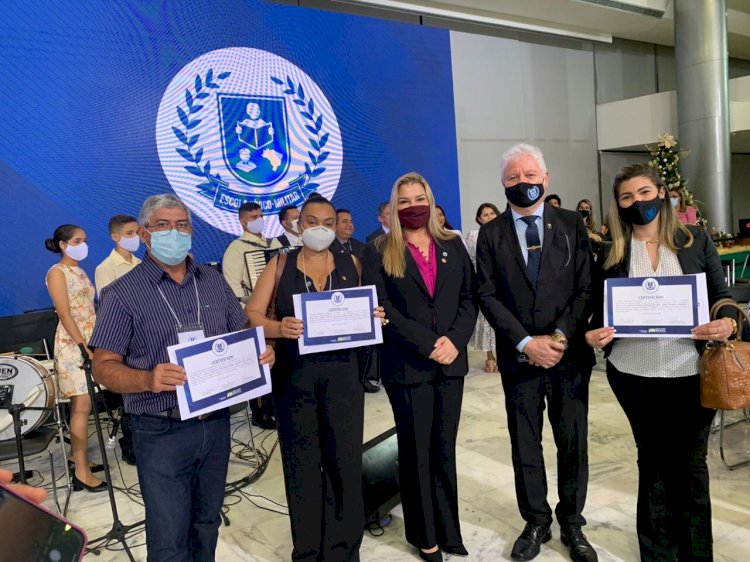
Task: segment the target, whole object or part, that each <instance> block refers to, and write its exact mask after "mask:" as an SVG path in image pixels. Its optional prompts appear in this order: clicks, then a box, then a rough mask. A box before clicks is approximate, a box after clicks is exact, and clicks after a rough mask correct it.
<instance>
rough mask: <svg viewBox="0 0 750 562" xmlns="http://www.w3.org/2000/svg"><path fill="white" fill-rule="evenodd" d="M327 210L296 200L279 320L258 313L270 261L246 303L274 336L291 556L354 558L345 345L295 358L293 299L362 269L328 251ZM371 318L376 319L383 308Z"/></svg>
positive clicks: (351, 419) (358, 450)
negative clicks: (295, 244)
mask: <svg viewBox="0 0 750 562" xmlns="http://www.w3.org/2000/svg"><path fill="white" fill-rule="evenodd" d="M335 225H336V211H335V209H334V207H333V205H331V203H330V202H329V201H328V200H327V199H324V198H322V197H316V198H314V199H313V198H311V199H308V200H307V201H306V202H305V204H304V205H302V209H301V213H300V220H299V227H300V229H302V242H303V246H302V247H301V248H300V249H299V250H295V251H293V252H291V253H290V254H288V255H287V256H286V263H285V265H284V269H283V272H282V273H281V278H280V280H279V285H278V289H277V293H276V311H277V317H278V318H281V320H280V321H277V320H269V319H268V318H266V315H265V313H266V310H267V309H268V305H269V304H270V301H271V298H272V295H273V287H274V284H275V278H276V268H277V266H278V261H279V258H278V257H275V258H273V259H272V260H271V261H270V262H269V263H268V265H267V266H266V268H265V270H264V271H263V273H262V274H261V276H260V278H259V279H258V282H257V284H256V286H255V290H254V291H253V294H252V296H251V297H250V300H249V301H248V304H247V314H248V317H249V319H250V323H251V325H252V326H263V328H264V330H265V335H266V337H268V338H277V340H276V354H277V357H278V358H279V361H278V362H277V363H276V365H274V368H273V371H272V378H273V400H274V408H275V411H276V421H277V424H278V432H279V442H280V444H281V456H282V463H283V466H284V483H285V486H286V496H287V503H288V505H289V519H290V522H291V527H292V542H293V543H294V549H293V551H292V560H299V561H302V560H309V561H319V560H325V561H326V562H350V561H351V562H356V561H358V560H359V546H360V543H361V542H362V533H363V530H364V506H363V503H362V432H363V425H364V395H363V393H362V381H361V379H360V375H359V373H358V368H357V358H356V354H355V350H354V349H345V350H338V351H328V352H321V353H312V354H308V355H300V354H299V347H298V341H297V340H298V339H299V337H300V335H301V334H302V320H300V319H298V318H295V316H294V305H293V302H292V295H294V294H300V293H305V292H316V291H327V290H331V289H344V288H349V287H357V286H358V285H359V280H360V269H361V266H360V264H359V262H358V261H357V258H356V257H354V256H353V255H350V254H348V253H347V254H339V253H332V252H330V251H329V250H328V247H329V246H330V244H331V242H332V241H333V239H334V237H335V232H334V228H335ZM375 316H378V317H381V318H382V316H383V313H382V308H380V309H376V312H375Z"/></svg>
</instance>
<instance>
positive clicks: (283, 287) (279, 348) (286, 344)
mask: <svg viewBox="0 0 750 562" xmlns="http://www.w3.org/2000/svg"><path fill="white" fill-rule="evenodd" d="M300 251H301V250H295V251H293V252H290V253H289V254H288V255H287V259H286V265H285V266H284V271H283V272H282V274H281V279H279V287H278V289H277V291H276V311H277V314H278V318H279V319H281V318H284V317H286V316H294V302H293V301H292V295H295V294H300V293H306V292H308V291H309V292H311V293H312V292H316V289H315V284H314V283H313V281H312V279H310V278H306V277H305V276H304V275H303V274H302V272H301V271H300V270H299V269H297V256H299V253H300ZM330 255H332V256H333V263H334V269H333V271H332V272H331V282H330V285H331V287H330V288H331V289H349V288H352V287H358V286H359V274H358V273H357V268H356V267H354V260H352V256H351V255H350V254H348V253H346V254H334V253H332V252H331V253H330ZM328 285H329V283H328V279H326V284H325V289H326V290H328V289H329V287H328ZM332 363H335V364H337V367H336V368H340V367H343V365H340V364H342V363H346V364H351V366H352V368H353V369H354V370H355V373H356V356H355V350H354V349H342V350H337V351H325V352H321V353H310V354H307V355H300V354H299V342H298V341H297V340H293V339H287V338H279V339H277V340H276V364H275V365H274V369H273V371H274V376H278V375H281V376H283V375H285V374H292V373H295V372H296V373H298V374H299V373H300V372H302V371H308V370H309V369H310V368H315V370H316V371H317V370H318V369H319V368H321V367H322V368H323V369H325V370H328V369H330V367H331V364H332ZM328 374H330V373H328Z"/></svg>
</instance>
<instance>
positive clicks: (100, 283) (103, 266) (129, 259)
mask: <svg viewBox="0 0 750 562" xmlns="http://www.w3.org/2000/svg"><path fill="white" fill-rule="evenodd" d="M109 236H110V237H111V238H112V240H113V241H114V242H115V248H114V250H112V252H110V254H109V256H107V257H106V259H105V260H104V261H103V262H102V263H100V264H99V265H98V266H97V267H96V272H95V273H94V283H95V284H96V294H97V295H99V296H101V294H102V289H103V288H104V287H106V286H107V285H109V284H110V283H112V282H113V281H115V280H116V279H119V278H120V277H122V276H123V275H125V274H126V273H129V272H130V270H132V269H133V268H134V267H135V266H136V265H138V264H139V263H141V260H139V259H138V258H137V257H135V256H134V255H133V253H134V252H136V251H137V250H138V247H139V245H140V242H141V240H140V238H139V237H138V219H136V218H135V217H131V216H130V215H115V216H114V217H112V218H111V219H109Z"/></svg>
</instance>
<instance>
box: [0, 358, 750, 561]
mask: <svg viewBox="0 0 750 562" xmlns="http://www.w3.org/2000/svg"><path fill="white" fill-rule="evenodd" d="M471 360H472V363H473V365H474V367H475V368H473V369H472V371H471V373H470V374H469V376H468V378H467V381H466V392H465V396H464V406H463V417H462V420H461V429H460V434H459V448H458V470H459V499H460V504H461V517H462V520H461V523H462V530H463V535H464V542H465V544H466V546H467V548H468V549H469V552H470V556H469V560H477V561H487V562H490V561H496V560H503V559H508V555H509V553H510V547H511V545H512V543H513V540H514V539H515V537H516V536H517V535H518V533H519V532H520V530H521V529H522V528H523V522H522V520H521V518H520V516H519V515H518V511H517V508H516V502H515V494H514V488H513V470H512V466H511V460H510V443H509V439H508V436H507V430H506V418H505V410H504V407H503V396H502V388H501V386H500V381H499V379H498V377H497V375H487V374H484V373H483V372H481V371H480V369H479V368H480V367H481V366H483V358H482V354H480V353H475V352H474V353H472V355H471ZM735 417H736V415H735ZM365 420H366V422H365V436H364V437H365V439H370V438H372V437H374V436H376V435H378V434H380V433H382V432H383V431H385V430H386V429H388V428H390V427H391V426H392V424H393V421H392V415H391V411H390V406H389V404H388V399H387V397H386V395H385V392H380V393H378V394H368V395H367V396H366V416H365ZM233 422H234V426H233V427H234V428H235V430H236V437H237V438H239V439H243V440H245V441H246V440H247V439H248V435H249V434H248V428H247V424H246V423H245V422H244V417H243V416H242V414H237V415H235V417H234V418H233ZM274 441H275V433H272V432H267V431H266V432H261V433H260V434H259V435H257V436H256V445H259V444H261V443H263V444H264V447H265V449H266V450H270V449H271V448H272V446H273V443H274ZM91 444H92V450H94V449H95V447H94V444H95V440H94V439H92V440H91ZM544 445H545V455H546V458H547V465H548V467H554V466H555V463H554V454H555V449H554V444H553V443H552V439H551V433H550V432H549V431H546V435H545V442H544ZM725 448H726V451H727V455H728V456H731V457H732V458H731V459H730V461H731V460H738V459H741V458H745V457H746V458H750V423H744V422H743V423H740V424H738V425H736V426H734V427H732V428H730V429H729V430H728V431H727V436H726V444H725ZM115 451H116V453H117V454H119V450H115V449H110V452H111V453H112V452H115ZM709 451H710V460H709V464H710V468H711V486H712V498H713V513H714V541H715V559H716V560H717V561H733V562H746V561H747V560H750V466H745V467H742V468H738V469H737V470H734V471H730V470H728V469H727V468H726V467H725V466H724V465H723V464H722V462H721V460H720V458H719V455H718V434H714V435H712V437H711V443H710V446H709ZM56 454H57V452H56ZM589 454H590V473H591V476H590V485H589V494H588V503H587V507H586V510H585V516H586V518H587V519H588V526H587V527H586V528H585V532H586V534H587V536H588V537H589V539H590V540H591V542H592V543H593V544H594V545H595V547H596V549H597V552H598V553H599V559H600V560H601V561H613V560H623V561H635V560H638V550H637V542H636V536H635V492H636V482H637V470H636V465H635V446H634V443H633V440H632V437H631V434H630V430H629V428H628V426H627V422H626V420H625V417H624V415H623V413H622V411H621V410H620V408H619V406H618V404H617V403H616V401H615V399H614V396H613V395H612V392H611V391H610V389H609V386H608V385H607V382H606V379H605V377H604V375H603V373H602V372H601V371H598V372H595V374H594V377H593V379H592V384H591V407H590V442H589ZM58 456H59V454H58ZM4 464H5V466H7V467H9V468H13V465H12V464H9V463H4ZM30 464H31V465H32V466H31V468H36V469H38V470H39V471H40V472H39V474H38V475H37V476H36V477H35V478H36V480H37V481H39V480H40V479H41V478H44V480H45V483H47V484H48V483H49V474H50V470H49V467H48V466H47V459H46V457H43V456H42V457H38V458H37V459H36V460H32V462H31V463H30ZM56 464H57V466H58V470H60V469H61V468H62V464H61V463H60V462H59V459H57V460H56ZM252 471H253V466H252V465H251V463H250V462H249V461H243V460H240V459H238V458H236V457H234V456H233V457H232V460H231V462H230V467H229V479H230V480H236V479H239V478H242V477H244V476H247V475H248V474H250V473H251V472H252ZM548 477H549V481H550V482H551V483H554V482H555V479H556V476H555V474H554V470H552V468H548ZM114 480H115V484H116V485H117V486H131V485H133V484H136V483H137V479H136V475H135V469H134V468H133V467H130V466H128V465H126V464H124V463H120V467H119V469H118V468H117V464H115V477H114ZM551 488H552V490H551V492H550V493H551V497H550V503H552V504H553V505H554V502H555V497H554V494H555V492H554V490H553V489H554V486H551ZM244 492H245V495H244V496H240V495H237V494H235V495H233V496H231V497H229V498H227V502H226V505H227V506H228V508H227V511H226V514H227V517H228V519H229V522H230V524H229V526H222V528H221V531H220V537H219V547H218V552H217V557H218V559H219V560H228V561H235V560H248V561H250V560H253V561H256V560H257V561H276V560H289V559H290V554H291V537H290V531H289V525H288V520H287V518H286V517H285V516H284V515H283V514H281V513H275V512H273V511H269V510H268V509H272V510H277V511H281V512H282V513H283V507H282V508H280V507H279V505H277V504H281V506H283V505H284V503H285V497H284V488H283V480H282V475H281V463H280V462H279V453H278V450H276V451H275V452H274V453H273V454H272V456H271V459H270V462H269V466H268V469H267V470H266V472H265V473H264V474H263V476H261V478H260V479H259V480H258V481H257V482H256V483H254V484H252V485H251V486H249V487H247V488H245V489H244ZM116 497H117V502H118V508H119V511H120V517H121V520H122V521H123V522H124V523H131V522H134V521H138V520H140V519H142V518H143V508H142V507H141V506H140V505H139V504H138V503H136V502H135V501H133V500H132V499H130V498H129V497H128V496H127V495H125V494H124V493H122V492H117V494H116ZM49 503H50V505H51V502H49ZM263 508H268V509H263ZM68 515H69V517H70V519H72V520H73V521H75V522H76V523H78V524H79V525H81V526H83V527H84V528H85V529H86V530H87V532H88V533H89V536H90V537H91V538H96V537H99V536H101V535H102V534H103V533H105V532H106V531H107V530H109V529H110V528H111V521H112V520H111V515H110V510H109V504H108V502H107V496H106V494H90V493H87V492H76V493H74V494H73V496H72V498H71V501H70V509H69V513H68ZM392 515H393V520H392V523H391V524H390V525H388V526H387V527H385V530H384V533H383V534H382V535H381V536H377V537H376V536H372V535H370V534H369V533H367V534H366V535H365V538H364V541H363V543H362V549H361V558H362V560H363V561H365V562H366V561H381V560H382V561H388V562H398V561H407V560H418V557H417V555H416V553H415V551H414V550H413V549H412V548H411V547H410V546H409V545H408V544H407V543H406V542H405V540H404V538H403V525H402V514H401V510H400V507H399V508H397V509H395V510H394V511H393V513H392ZM144 539H145V535H144V534H143V533H140V534H135V535H134V536H133V537H132V538H130V539H129V540H128V543H129V544H130V545H131V546H132V547H133V552H134V554H135V556H136V559H138V560H145V546H143V543H144ZM455 559H456V560H459V558H457V557H455ZM86 560H101V561H105V560H127V558H126V556H125V555H124V553H122V552H113V551H108V550H105V551H103V552H102V554H101V555H100V556H95V555H93V554H89V555H88V556H87V557H86ZM464 560H465V559H464ZM537 560H540V561H552V560H569V558H568V555H567V550H566V549H565V547H564V546H563V545H562V543H561V542H560V540H559V533H558V532H557V529H556V528H553V539H552V540H551V541H550V542H549V543H547V544H546V545H544V546H543V547H542V552H541V554H540V556H539V557H538V558H537Z"/></svg>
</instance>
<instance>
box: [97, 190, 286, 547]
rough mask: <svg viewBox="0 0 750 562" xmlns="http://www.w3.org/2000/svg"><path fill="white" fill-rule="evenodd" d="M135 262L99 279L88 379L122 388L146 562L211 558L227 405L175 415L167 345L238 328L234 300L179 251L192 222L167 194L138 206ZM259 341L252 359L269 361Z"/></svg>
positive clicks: (241, 321)
mask: <svg viewBox="0 0 750 562" xmlns="http://www.w3.org/2000/svg"><path fill="white" fill-rule="evenodd" d="M139 224H140V225H141V226H140V227H139V236H140V237H141V240H142V242H143V243H144V244H145V246H146V247H147V248H148V252H147V254H146V256H145V257H144V259H143V262H142V263H141V264H140V265H139V266H138V267H136V268H135V269H133V271H131V272H130V273H129V274H128V275H126V276H124V277H122V278H120V279H118V280H117V281H115V282H114V283H112V284H111V285H109V286H107V287H106V288H105V289H104V290H103V291H102V295H101V302H100V307H99V314H98V316H97V323H96V327H95V329H94V334H93V336H92V337H91V342H90V344H89V345H90V346H91V347H93V348H94V349H95V351H94V368H93V370H94V378H95V379H96V381H97V382H99V383H101V384H103V385H105V386H106V387H107V388H108V389H110V390H112V391H114V392H119V393H122V394H123V402H124V405H125V411H126V412H127V413H128V414H130V415H131V417H132V420H133V427H134V431H135V434H134V437H135V439H134V441H135V450H136V457H137V458H138V466H137V468H138V479H139V481H140V485H141V492H142V493H143V500H144V503H145V506H146V542H147V548H148V559H149V560H150V561H152V560H172V559H175V560H202V561H210V560H214V559H215V550H216V543H217V540H218V528H219V524H220V522H221V519H220V510H221V506H222V503H223V499H224V484H225V482H226V475H227V466H228V462H229V450H230V435H229V412H228V411H227V410H226V409H224V410H219V411H218V412H214V413H212V414H209V415H207V416H206V417H200V418H193V419H190V420H186V421H181V420H180V415H179V411H178V409H177V396H176V392H175V389H176V388H177V386H181V385H183V384H184V383H185V371H184V369H182V368H181V367H179V366H177V365H174V364H172V363H170V362H169V357H168V354H167V347H168V346H170V345H174V344H177V343H178V342H179V341H181V340H184V341H189V339H187V340H186V339H185V338H186V334H191V335H193V336H195V335H196V332H197V333H198V334H197V335H198V336H199V337H200V335H203V336H205V337H211V336H217V335H220V334H224V333H227V332H233V331H236V330H240V329H242V328H244V327H245V326H246V324H247V317H246V316H245V313H244V311H243V310H242V307H241V306H240V304H239V302H238V301H237V298H236V297H235V296H234V293H233V292H232V290H231V289H230V288H229V286H228V285H227V283H226V282H225V281H224V278H223V277H222V276H221V274H220V273H219V272H217V271H215V270H213V269H211V268H209V267H207V266H202V265H197V264H196V263H195V262H194V261H193V259H192V258H191V257H189V256H188V252H189V251H190V246H191V235H192V222H191V218H190V211H189V210H188V208H187V206H186V205H185V204H184V203H183V202H182V201H181V200H180V199H178V198H177V197H176V196H174V195H154V196H152V197H149V198H148V199H147V200H146V202H145V203H144V204H143V208H142V209H141V213H140V217H139ZM273 361H274V354H273V350H272V349H270V348H267V349H266V351H265V352H264V353H263V354H262V355H261V362H262V363H267V364H269V365H272V364H273Z"/></svg>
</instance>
